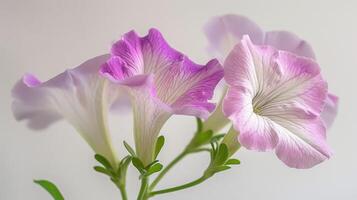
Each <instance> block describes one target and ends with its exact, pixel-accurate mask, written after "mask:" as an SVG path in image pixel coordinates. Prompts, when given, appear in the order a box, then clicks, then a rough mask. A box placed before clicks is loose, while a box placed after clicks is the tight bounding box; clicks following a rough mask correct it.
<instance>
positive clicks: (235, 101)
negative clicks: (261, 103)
mask: <svg viewBox="0 0 357 200" xmlns="http://www.w3.org/2000/svg"><path fill="white" fill-rule="evenodd" d="M251 101H252V98H251V95H250V94H249V93H248V92H247V91H245V90H244V89H242V88H239V87H231V88H230V89H229V90H228V92H227V95H226V97H225V99H224V103H223V111H224V113H225V115H226V116H227V117H228V118H229V119H230V120H232V122H233V126H234V129H235V130H237V131H238V132H239V133H240V134H239V142H240V143H241V144H242V146H244V147H246V148H247V149H252V150H258V151H266V150H269V149H273V148H275V146H276V144H277V142H278V137H277V134H276V132H275V130H274V128H273V124H272V122H271V121H270V120H269V119H266V118H264V117H262V116H259V115H257V114H256V113H254V112H253V108H252V103H251Z"/></svg>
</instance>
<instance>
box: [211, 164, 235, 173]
mask: <svg viewBox="0 0 357 200" xmlns="http://www.w3.org/2000/svg"><path fill="white" fill-rule="evenodd" d="M230 168H231V167H230V166H225V165H222V166H218V167H216V168H214V170H213V172H214V173H217V172H222V171H225V170H227V169H230Z"/></svg>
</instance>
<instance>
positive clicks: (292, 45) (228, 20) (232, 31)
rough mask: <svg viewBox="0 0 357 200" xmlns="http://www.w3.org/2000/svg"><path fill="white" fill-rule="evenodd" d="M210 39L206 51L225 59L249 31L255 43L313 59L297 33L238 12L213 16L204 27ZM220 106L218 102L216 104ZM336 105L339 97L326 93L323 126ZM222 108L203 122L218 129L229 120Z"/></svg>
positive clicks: (329, 123)
mask: <svg viewBox="0 0 357 200" xmlns="http://www.w3.org/2000/svg"><path fill="white" fill-rule="evenodd" d="M204 31H205V34H206V36H207V38H208V41H209V47H208V51H209V52H210V54H211V55H212V56H215V57H217V58H218V59H219V60H220V61H221V62H222V63H224V61H225V59H226V57H227V56H228V54H229V52H230V51H231V50H232V49H233V47H234V46H235V45H236V44H237V43H239V42H240V41H241V39H242V38H243V35H249V37H250V39H251V41H252V42H253V43H254V44H256V45H269V46H272V47H274V48H275V49H278V50H283V51H288V52H291V53H294V54H296V55H298V56H304V57H308V58H312V59H315V54H314V51H313V49H312V47H311V46H310V45H309V44H308V43H307V42H306V41H304V40H302V39H301V38H299V37H298V36H297V35H295V34H293V33H291V32H288V31H268V32H265V31H263V30H262V29H261V28H260V27H259V26H258V25H257V24H256V23H254V22H253V21H251V20H249V19H248V18H246V17H244V16H241V15H233V14H228V15H222V16H217V17H214V18H212V19H211V20H210V21H209V22H208V23H207V24H206V25H205V27H204ZM217 107H219V106H217ZM337 109H338V97H336V96H335V95H333V94H328V96H327V99H326V104H325V106H324V110H323V113H322V118H323V121H324V123H325V126H326V127H330V126H331V124H332V123H333V121H334V119H335V117H336V114H337ZM222 115H223V114H222V112H221V110H216V111H215V112H214V113H213V114H212V116H210V117H209V118H208V120H207V122H206V123H205V125H206V126H207V127H208V128H212V129H221V128H223V127H224V126H225V125H227V124H228V121H227V120H226V119H224V118H222Z"/></svg>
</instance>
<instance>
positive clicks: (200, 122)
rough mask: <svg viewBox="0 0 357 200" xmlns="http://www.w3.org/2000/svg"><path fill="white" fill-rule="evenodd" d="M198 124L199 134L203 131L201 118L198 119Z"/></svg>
mask: <svg viewBox="0 0 357 200" xmlns="http://www.w3.org/2000/svg"><path fill="white" fill-rule="evenodd" d="M196 122H197V133H199V132H201V131H202V129H203V122H202V120H201V119H200V118H198V117H196Z"/></svg>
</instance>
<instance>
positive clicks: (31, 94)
mask: <svg viewBox="0 0 357 200" xmlns="http://www.w3.org/2000/svg"><path fill="white" fill-rule="evenodd" d="M108 58H109V55H103V56H98V57H95V58H92V59H90V60H88V61H86V62H84V63H83V64H81V65H80V66H78V67H76V68H74V69H69V70H66V71H65V72H63V73H61V74H59V75H57V76H55V77H54V78H52V79H50V80H48V81H45V82H41V81H39V80H38V79H37V78H36V77H34V76H32V75H30V74H27V75H25V76H24V77H23V78H22V79H21V80H20V81H18V83H17V84H16V85H15V87H14V88H13V90H12V96H13V98H14V101H13V104H12V110H13V113H14V116H15V118H16V119H17V120H26V121H27V123H28V126H29V127H30V128H32V129H44V128H46V127H48V126H49V125H51V124H52V123H54V122H56V121H58V120H60V119H65V120H67V121H68V122H69V123H70V124H72V125H73V126H74V128H75V129H76V130H77V131H78V132H79V133H80V134H81V136H82V137H83V138H84V139H85V140H86V141H87V143H88V144H89V145H90V146H91V147H92V149H93V150H94V151H95V152H96V153H98V154H101V155H103V156H105V157H106V158H108V159H109V160H110V161H111V162H112V163H113V164H115V163H116V162H117V157H116V154H115V151H114V150H113V147H112V144H111V140H110V136H109V133H108V127H107V110H108V107H109V104H110V103H111V101H112V100H113V99H112V97H113V96H109V95H108V90H107V86H108V84H109V83H108V81H106V80H105V79H104V78H103V77H101V76H100V75H99V74H98V71H99V67H100V66H101V65H102V64H103V63H105V62H106V60H107V59H108Z"/></svg>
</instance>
